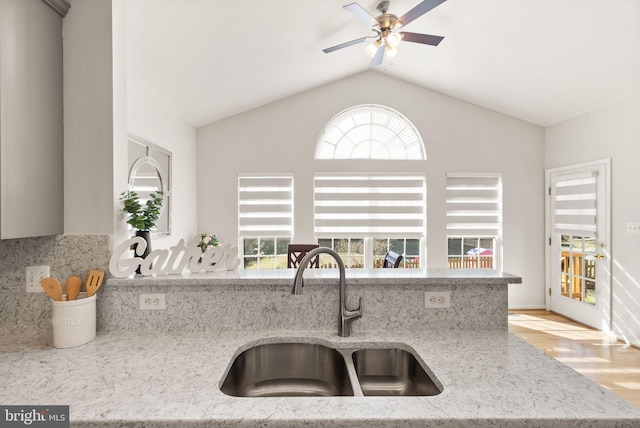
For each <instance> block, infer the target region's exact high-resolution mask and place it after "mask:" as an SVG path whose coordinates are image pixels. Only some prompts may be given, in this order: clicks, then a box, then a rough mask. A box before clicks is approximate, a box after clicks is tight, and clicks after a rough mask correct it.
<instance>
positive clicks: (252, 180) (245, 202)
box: [238, 174, 293, 237]
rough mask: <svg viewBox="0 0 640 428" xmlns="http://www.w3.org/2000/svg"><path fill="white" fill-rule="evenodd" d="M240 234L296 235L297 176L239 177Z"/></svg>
mask: <svg viewBox="0 0 640 428" xmlns="http://www.w3.org/2000/svg"><path fill="white" fill-rule="evenodd" d="M238 234H239V235H240V236H241V237H291V236H293V176H292V175H290V174H287V175H241V176H239V177H238Z"/></svg>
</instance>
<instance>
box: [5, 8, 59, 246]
mask: <svg viewBox="0 0 640 428" xmlns="http://www.w3.org/2000/svg"><path fill="white" fill-rule="evenodd" d="M66 8H68V5H67V4H66V3H65V2H64V1H62V0H0V238H2V239H8V238H24V237H31V236H46V235H57V234H62V233H63V231H64V205H63V202H64V201H63V96H62V95H63V94H62V83H63V75H62V18H63V15H64V13H65V12H66V10H65V9H66Z"/></svg>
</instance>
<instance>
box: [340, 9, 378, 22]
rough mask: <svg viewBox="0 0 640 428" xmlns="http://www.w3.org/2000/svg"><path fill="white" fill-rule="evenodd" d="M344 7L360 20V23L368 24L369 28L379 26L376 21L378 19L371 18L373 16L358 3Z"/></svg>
mask: <svg viewBox="0 0 640 428" xmlns="http://www.w3.org/2000/svg"><path fill="white" fill-rule="evenodd" d="M342 7H343V8H344V9H347V10H348V11H349V12H351V13H352V14H353V15H354V16H355V17H356V18H358V19H359V20H360V21H362V22H364V23H365V24H367V26H369V27H371V26H373V25H378V21H376V19H375V18H374V17H373V16H371V14H370V13H369V12H367V11H366V10H365V9H364V8H363V7H362V6H360V5H359V4H358V3H350V4H348V5H346V6H342Z"/></svg>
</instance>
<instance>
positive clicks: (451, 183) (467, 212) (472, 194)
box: [447, 173, 502, 268]
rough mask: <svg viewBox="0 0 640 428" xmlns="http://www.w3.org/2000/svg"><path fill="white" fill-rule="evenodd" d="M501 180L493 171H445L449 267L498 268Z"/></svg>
mask: <svg viewBox="0 0 640 428" xmlns="http://www.w3.org/2000/svg"><path fill="white" fill-rule="evenodd" d="M501 235H502V182H501V177H500V175H497V174H481V175H478V174H456V173H448V174H447V240H448V249H447V257H448V266H449V267H450V268H498V267H499V265H500V263H499V260H498V252H499V249H500V237H501Z"/></svg>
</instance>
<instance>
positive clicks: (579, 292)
mask: <svg viewBox="0 0 640 428" xmlns="http://www.w3.org/2000/svg"><path fill="white" fill-rule="evenodd" d="M609 177H610V162H609V160H603V161H597V162H590V163H586V164H580V165H573V166H570V167H562V168H554V169H550V170H547V173H546V179H547V189H548V202H547V213H548V218H549V222H548V227H547V233H548V236H549V245H548V248H549V250H548V251H547V275H548V287H549V288H548V290H549V295H548V296H547V309H550V310H552V311H554V312H557V313H559V314H562V315H565V316H567V317H569V318H572V319H574V320H576V321H579V322H581V323H583V324H586V325H589V326H591V327H594V328H597V329H599V330H602V331H610V329H611V325H610V323H611V317H610V312H611V257H610V254H609V248H610V244H609V235H610V222H609V207H610V190H609V182H610V179H609Z"/></svg>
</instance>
